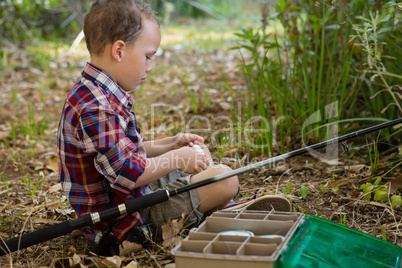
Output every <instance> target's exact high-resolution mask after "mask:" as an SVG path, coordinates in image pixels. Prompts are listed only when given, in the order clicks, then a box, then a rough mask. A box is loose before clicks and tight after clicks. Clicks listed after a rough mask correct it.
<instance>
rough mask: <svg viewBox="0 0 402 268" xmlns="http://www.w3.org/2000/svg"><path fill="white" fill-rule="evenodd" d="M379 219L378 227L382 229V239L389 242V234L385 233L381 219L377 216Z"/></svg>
mask: <svg viewBox="0 0 402 268" xmlns="http://www.w3.org/2000/svg"><path fill="white" fill-rule="evenodd" d="M377 219H378V226H380V229H381V234H382V239H383V240H385V241H387V234H386V233H385V229H384V227H383V226H382V225H381V220H380V217H379V216H377Z"/></svg>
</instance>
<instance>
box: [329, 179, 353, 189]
mask: <svg viewBox="0 0 402 268" xmlns="http://www.w3.org/2000/svg"><path fill="white" fill-rule="evenodd" d="M355 180H356V179H341V180H336V181H330V182H329V184H330V185H331V186H333V187H335V186H336V187H339V186H342V185H345V184H351V183H353V182H354V181H355Z"/></svg>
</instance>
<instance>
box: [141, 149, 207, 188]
mask: <svg viewBox="0 0 402 268" xmlns="http://www.w3.org/2000/svg"><path fill="white" fill-rule="evenodd" d="M146 162H147V163H146V166H145V170H144V172H143V173H142V175H141V176H140V177H139V178H138V180H137V182H136V183H135V188H137V187H140V186H143V185H147V184H150V183H151V182H153V181H155V180H157V179H159V178H161V177H162V176H164V175H166V174H168V173H170V172H172V171H174V170H176V169H179V170H181V171H184V172H186V173H190V174H195V173H199V172H201V171H203V170H205V169H206V168H207V167H208V165H209V161H208V159H207V157H206V156H205V155H204V154H201V153H198V152H196V151H195V150H194V149H193V148H191V147H182V148H180V149H176V150H171V151H169V152H166V153H164V154H162V155H160V156H157V157H153V158H147V159H146Z"/></svg>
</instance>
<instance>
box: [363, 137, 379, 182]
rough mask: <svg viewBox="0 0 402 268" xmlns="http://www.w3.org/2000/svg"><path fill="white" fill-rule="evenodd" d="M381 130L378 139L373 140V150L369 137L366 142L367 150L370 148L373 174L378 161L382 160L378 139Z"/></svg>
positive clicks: (369, 153)
mask: <svg viewBox="0 0 402 268" xmlns="http://www.w3.org/2000/svg"><path fill="white" fill-rule="evenodd" d="M380 134H381V131H380V132H379V133H378V135H377V139H376V140H375V141H373V151H371V149H370V145H369V144H368V141H367V138H366V143H367V150H368V155H369V160H370V169H371V174H374V173H375V171H376V169H377V166H378V163H379V162H380V152H379V151H378V139H379V137H380Z"/></svg>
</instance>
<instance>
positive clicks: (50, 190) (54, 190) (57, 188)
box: [48, 183, 62, 194]
mask: <svg viewBox="0 0 402 268" xmlns="http://www.w3.org/2000/svg"><path fill="white" fill-rule="evenodd" d="M61 189H62V188H61V183H57V184H55V185H53V186H51V187H50V188H49V190H48V192H49V194H51V193H54V192H58V191H59V190H61Z"/></svg>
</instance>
